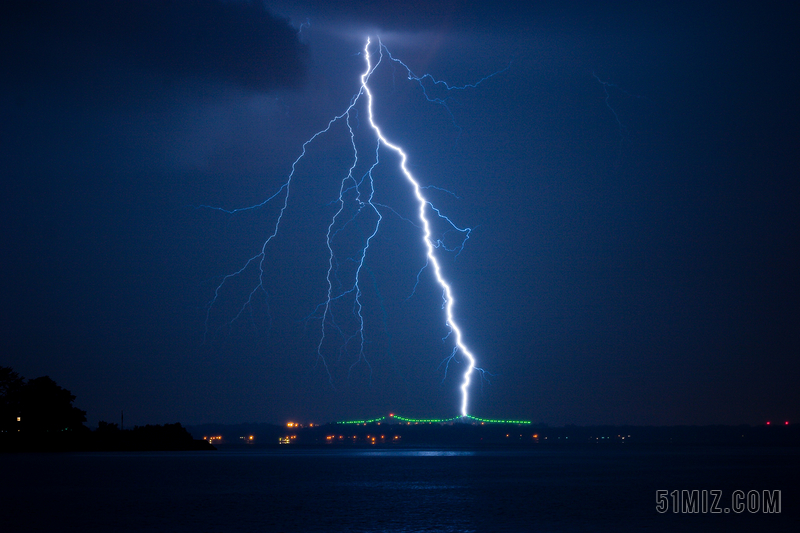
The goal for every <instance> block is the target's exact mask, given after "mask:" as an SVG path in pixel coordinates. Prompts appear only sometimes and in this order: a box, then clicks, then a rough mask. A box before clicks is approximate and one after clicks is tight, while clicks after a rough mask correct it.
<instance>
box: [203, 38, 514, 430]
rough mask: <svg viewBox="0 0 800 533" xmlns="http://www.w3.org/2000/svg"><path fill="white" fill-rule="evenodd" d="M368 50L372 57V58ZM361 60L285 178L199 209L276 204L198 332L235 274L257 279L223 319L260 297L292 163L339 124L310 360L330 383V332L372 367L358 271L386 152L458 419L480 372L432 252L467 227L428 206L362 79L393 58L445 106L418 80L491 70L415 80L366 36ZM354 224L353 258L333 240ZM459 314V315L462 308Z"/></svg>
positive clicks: (374, 219)
mask: <svg viewBox="0 0 800 533" xmlns="http://www.w3.org/2000/svg"><path fill="white" fill-rule="evenodd" d="M371 51H372V52H371ZM373 53H374V54H375V56H376V57H375V58H374V59H373ZM363 57H364V60H365V63H366V65H365V69H364V71H363V74H361V76H360V85H359V88H358V91H357V92H356V93H355V95H354V96H353V97H352V99H351V101H350V104H349V105H348V106H347V108H346V109H345V110H344V112H342V113H341V114H340V115H337V116H335V117H333V118H332V119H330V120H329V121H328V123H327V125H326V126H325V127H324V128H323V129H321V130H320V131H318V132H317V133H315V134H314V135H312V136H311V137H310V138H309V139H308V140H307V141H306V142H305V143H304V144H303V146H302V149H301V150H300V155H299V156H298V157H297V159H295V160H294V162H293V163H292V166H291V172H290V173H289V175H288V177H287V179H286V181H285V182H284V183H283V184H282V185H281V186H280V187H279V188H278V190H277V191H276V192H275V193H274V194H272V195H271V196H270V197H269V198H267V199H266V200H264V201H263V202H261V203H258V204H255V205H251V206H248V207H243V208H238V209H232V210H226V209H222V208H219V207H210V206H203V207H207V208H210V209H216V210H220V211H224V212H226V213H229V214H235V213H239V212H243V211H249V210H254V209H259V208H262V207H264V206H266V205H267V204H268V203H271V202H279V203H280V205H281V207H280V210H279V211H278V214H277V216H276V219H275V221H274V224H271V225H270V227H269V231H268V234H267V236H266V238H265V239H264V241H263V243H262V244H261V245H260V247H259V249H258V250H257V252H256V253H255V255H253V256H252V257H250V258H249V259H248V260H247V261H245V262H244V264H242V266H241V267H240V268H239V269H238V270H236V271H234V272H231V273H229V274H227V275H225V276H224V277H222V279H221V281H220V282H219V283H218V284H217V286H216V288H215V290H214V296H213V298H212V299H211V301H210V302H209V303H208V308H207V314H206V334H208V324H209V319H210V317H211V312H212V309H214V306H215V304H216V303H217V300H218V298H220V297H221V295H222V294H223V293H224V292H225V291H226V290H227V289H228V285H229V283H230V282H232V280H233V279H234V278H237V277H239V276H241V275H243V274H244V273H245V272H251V271H255V272H256V274H257V276H258V281H257V283H256V285H255V286H254V287H253V288H252V290H251V291H250V292H249V295H248V296H247V298H245V299H244V301H242V302H241V305H240V306H238V309H239V311H238V313H237V314H236V315H235V316H233V317H232V318H230V320H229V321H228V323H232V322H234V321H236V320H237V319H239V318H240V317H241V316H242V314H243V313H245V312H246V311H247V310H248V308H249V307H250V306H251V305H252V303H253V299H254V298H256V297H266V296H267V291H266V286H265V280H266V278H267V277H268V276H269V269H268V261H267V250H268V248H269V246H270V243H271V241H272V240H273V239H275V237H276V236H277V235H278V234H279V231H280V230H281V224H282V222H283V218H284V213H285V212H286V210H287V208H288V207H289V205H290V202H291V198H292V192H293V191H292V185H293V180H294V179H295V177H296V170H297V167H298V165H299V164H300V163H301V161H302V160H303V158H304V157H305V155H306V150H307V148H308V146H309V145H310V144H311V143H314V142H323V138H324V136H325V134H327V133H328V132H330V130H331V129H332V128H333V127H334V125H335V124H337V123H340V122H344V124H345V125H346V127H347V132H348V134H349V139H350V143H351V145H352V161H351V164H350V166H349V170H348V171H347V173H346V174H345V175H344V176H343V177H342V178H341V182H340V184H339V195H338V198H337V199H336V200H335V201H334V203H335V204H336V206H337V207H336V212H335V214H334V215H333V217H332V218H331V220H330V222H329V224H328V226H327V231H326V233H325V242H324V243H321V245H324V246H327V249H328V265H327V273H326V278H325V280H324V283H325V286H326V290H325V298H324V300H323V301H322V302H321V303H320V304H319V305H318V306H317V307H316V309H314V310H313V311H312V312H311V313H310V314H309V316H308V320H311V321H314V320H318V321H319V324H320V326H319V341H318V343H317V348H316V356H317V359H318V361H319V363H321V365H322V366H323V367H324V368H325V371H326V372H327V375H328V379H329V381H330V382H331V384H332V385H333V379H332V376H331V371H330V370H331V369H330V366H329V365H332V364H334V363H333V362H332V361H329V358H328V357H326V350H325V347H326V342H329V341H327V339H328V338H329V336H330V335H335V336H336V337H337V338H338V339H340V342H341V349H340V352H341V351H350V352H352V353H354V354H355V355H354V357H353V360H352V362H351V363H350V367H349V370H352V368H354V367H355V366H357V365H359V364H363V365H366V366H367V367H369V369H370V372H371V370H372V368H371V366H370V362H369V359H368V357H367V353H366V351H365V344H366V343H367V332H366V331H365V324H364V315H363V309H364V307H363V306H364V303H363V300H364V299H363V292H362V282H363V280H362V275H363V273H364V270H365V264H366V262H367V261H368V258H369V254H370V244H371V243H372V240H373V238H374V237H375V236H376V235H377V234H378V232H379V230H380V229H381V222H382V221H383V219H384V216H385V214H386V213H387V212H391V213H393V214H397V213H396V211H395V210H394V209H392V207H391V206H388V205H385V204H383V203H379V202H377V201H375V200H374V195H375V190H376V189H375V186H376V180H375V179H374V177H373V172H374V170H375V169H376V168H377V167H378V166H379V165H381V156H382V155H385V154H386V153H387V152H388V153H394V155H395V156H396V157H397V158H399V164H398V166H397V169H396V172H395V173H394V174H395V175H396V176H397V178H398V179H400V180H405V181H406V182H407V183H408V184H409V185H410V187H411V190H412V191H413V199H412V201H413V202H414V203H415V204H416V205H417V206H418V212H417V217H418V220H417V221H413V220H408V222H411V223H412V224H413V225H414V226H416V227H418V228H419V230H420V238H421V240H422V244H423V250H424V255H425V257H424V266H423V268H422V271H421V272H420V274H419V275H418V276H417V277H418V279H419V276H420V275H423V274H425V275H428V273H430V274H431V275H432V276H433V279H434V281H435V283H436V284H437V286H438V287H439V288H440V289H441V294H442V311H443V317H442V320H443V322H444V324H445V326H446V328H447V330H448V331H449V334H448V335H447V337H446V339H448V341H449V342H452V347H451V348H449V349H448V355H447V356H446V357H445V359H444V361H443V363H444V364H443V366H444V368H445V375H446V372H447V369H448V367H449V365H450V363H451V362H452V361H458V362H459V363H460V364H462V365H463V366H464V367H465V370H464V372H463V374H462V377H461V384H460V391H461V405H460V412H461V416H463V417H466V416H468V412H469V411H468V407H469V392H470V385H471V383H472V381H473V377H474V375H475V373H476V372H477V373H479V374H480V373H482V372H483V371H482V370H481V369H480V368H478V367H477V366H476V358H475V355H474V354H473V352H472V351H471V350H470V349H469V348H468V347H467V345H466V344H465V342H464V338H463V333H462V329H461V327H460V326H459V323H458V320H457V318H456V299H455V296H454V289H453V287H452V285H451V283H450V282H448V280H447V279H446V278H445V275H444V273H443V271H442V268H441V258H440V257H439V255H438V254H441V253H443V252H453V251H454V250H457V251H460V249H461V248H463V246H464V243H465V242H466V240H467V239H468V238H469V235H470V232H471V229H470V228H466V227H463V228H462V227H459V226H458V225H456V224H455V223H454V222H453V221H452V220H451V219H450V218H449V217H447V216H446V215H444V214H443V213H442V212H441V211H440V210H439V209H437V208H436V207H434V205H433V204H432V203H431V202H430V201H429V200H428V198H427V197H426V196H425V194H424V192H423V191H424V190H425V189H426V187H424V186H422V185H421V184H420V182H419V180H418V179H417V178H416V177H415V176H414V175H413V174H412V172H411V171H410V170H409V168H408V165H407V161H408V155H407V154H406V152H405V151H404V149H403V148H402V143H400V142H398V141H397V140H395V139H389V138H388V137H387V136H386V135H385V134H384V133H383V130H382V129H381V127H380V125H379V124H380V117H378V116H376V113H375V110H374V109H375V107H374V102H375V99H376V98H377V95H376V94H375V93H374V92H373V90H372V89H371V88H370V78H371V77H372V75H373V73H374V72H375V71H376V69H378V67H379V66H380V65H381V63H382V62H384V61H389V62H393V63H395V64H397V65H400V66H402V68H403V69H404V70H405V71H406V73H407V77H408V79H409V80H412V81H415V82H417V83H418V84H419V85H420V87H421V89H422V91H423V93H424V96H425V98H427V100H428V101H430V102H433V103H436V104H440V105H443V106H445V108H446V107H447V103H446V99H442V98H435V97H431V96H430V95H429V93H428V91H427V90H426V87H425V83H426V81H427V83H428V84H429V85H432V86H438V87H439V88H441V89H443V90H444V91H456V90H465V89H468V88H474V87H476V86H477V85H478V84H480V83H482V82H483V81H484V80H486V79H488V78H490V77H492V76H494V75H495V74H497V72H496V73H493V74H491V75H489V76H487V77H485V78H483V79H481V80H480V81H478V82H477V83H473V84H470V85H465V86H460V87H457V86H450V85H448V84H446V83H444V82H442V81H438V80H436V79H434V78H432V77H431V76H430V75H428V74H425V75H424V76H422V77H418V76H416V75H415V74H414V73H413V72H412V71H411V69H410V68H409V67H408V66H407V65H406V64H405V63H403V62H402V61H400V60H399V59H396V58H394V57H392V55H391V54H389V52H388V49H387V48H386V47H385V46H384V45H383V43H382V42H381V41H380V40H378V42H377V43H375V44H373V43H372V40H371V39H369V38H368V39H367V42H366V45H365V46H364V53H363ZM386 58H388V59H386ZM499 72H502V71H499ZM364 108H366V114H367V117H368V122H369V128H367V129H368V130H369V131H371V140H370V142H369V144H371V145H372V146H374V150H373V149H370V150H369V151H367V152H366V153H359V150H358V148H357V146H363V141H362V140H360V139H359V140H360V142H359V143H357V141H356V137H357V132H360V131H362V130H361V129H359V128H358V127H356V126H355V125H357V124H359V123H358V116H359V115H358V113H359V110H361V112H363V111H364ZM448 112H449V109H448ZM354 124H355V125H354ZM362 152H363V150H362ZM359 169H360V170H359ZM434 219H438V220H439V222H440V223H443V224H444V225H445V227H447V232H448V233H456V234H458V235H460V236H461V237H460V244H459V245H458V246H457V247H455V248H454V247H453V246H452V245H451V246H449V247H448V246H446V245H445V244H444V237H443V235H440V234H436V233H435V230H434V225H433V224H432V220H434ZM356 222H358V223H360V224H362V227H367V230H366V231H364V230H362V234H363V235H365V236H366V237H364V238H362V241H361V243H360V244H359V248H358V250H357V252H356V253H355V255H353V254H352V251H350V252H349V253H347V254H345V253H344V252H343V251H342V248H341V247H340V246H339V245H338V244H337V236H338V235H339V233H340V232H342V231H344V229H345V228H346V227H347V226H349V225H352V224H355V223H356ZM411 245H412V246H414V247H416V246H418V244H415V243H412V244H411ZM340 255H343V256H344V257H340ZM343 263H347V264H349V265H350V269H349V270H347V271H344V270H341V269H340V268H341V267H340V265H342V264H343ZM343 280H344V281H343ZM343 302H346V303H347V307H348V308H349V309H351V311H350V312H352V314H353V316H354V324H355V327H354V328H353V330H352V331H345V330H344V328H343V326H342V325H341V324H340V322H339V321H337V320H336V315H335V313H334V309H335V308H336V306H339V305H341V304H342V303H343ZM461 311H462V312H463V310H461ZM348 373H349V372H348Z"/></svg>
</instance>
